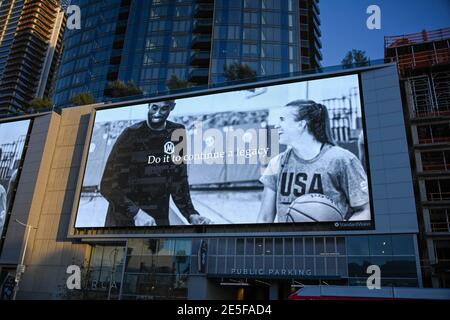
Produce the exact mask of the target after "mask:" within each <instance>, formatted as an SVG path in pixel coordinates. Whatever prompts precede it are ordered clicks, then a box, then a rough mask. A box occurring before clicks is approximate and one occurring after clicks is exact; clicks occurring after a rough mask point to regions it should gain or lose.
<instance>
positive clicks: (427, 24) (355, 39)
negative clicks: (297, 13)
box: [319, 0, 450, 66]
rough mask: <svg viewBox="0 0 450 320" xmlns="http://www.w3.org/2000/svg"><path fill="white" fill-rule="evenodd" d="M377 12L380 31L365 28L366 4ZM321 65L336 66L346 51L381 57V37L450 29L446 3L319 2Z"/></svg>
mask: <svg viewBox="0 0 450 320" xmlns="http://www.w3.org/2000/svg"><path fill="white" fill-rule="evenodd" d="M372 4H375V5H378V6H379V7H380V9H381V30H369V29H367V27H366V20H367V18H368V17H369V15H368V14H366V10H367V7H368V6H369V5H372ZM319 6H320V10H321V14H320V19H321V20H322V25H321V31H322V44H323V48H322V54H323V58H324V60H323V61H322V64H323V66H331V65H337V64H340V63H341V60H342V58H343V57H344V56H345V54H346V53H347V51H348V50H350V49H353V48H355V49H360V50H364V51H366V54H367V55H368V56H369V57H370V58H371V59H372V60H375V59H381V58H383V57H384V36H392V35H402V34H408V33H414V32H421V31H422V30H423V29H426V30H434V29H440V28H445V27H450V0H320V3H319Z"/></svg>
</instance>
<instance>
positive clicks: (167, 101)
mask: <svg viewBox="0 0 450 320" xmlns="http://www.w3.org/2000/svg"><path fill="white" fill-rule="evenodd" d="M153 103H164V104H167V105H169V106H170V107H175V105H176V102H175V100H173V99H172V100H163V101H155V102H150V103H149V104H148V105H149V106H151V105H152V104H153Z"/></svg>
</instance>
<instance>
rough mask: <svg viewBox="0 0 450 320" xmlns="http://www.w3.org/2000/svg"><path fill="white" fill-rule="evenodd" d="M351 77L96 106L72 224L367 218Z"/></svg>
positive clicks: (327, 222)
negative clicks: (137, 102) (124, 104)
mask: <svg viewBox="0 0 450 320" xmlns="http://www.w3.org/2000/svg"><path fill="white" fill-rule="evenodd" d="M363 119H364V117H363V110H362V106H361V99H360V87H359V78H358V75H349V76H341V77H334V78H326V79H319V80H313V81H303V82H291V83H283V84H276V85H270V86H264V87H258V88H252V89H246V90H242V89H240V90H235V91H227V92H221V93H214V94H207V95H200V96H194V97H187V98H179V99H176V100H171V99H165V100H164V101H153V102H150V103H145V104H140V105H132V106H124V107H115V108H109V109H100V110H97V111H96V112H95V117H94V120H93V129H92V135H91V137H90V143H89V146H88V148H89V151H87V162H86V165H85V170H84V174H83V179H82V186H81V191H80V197H79V202H78V204H77V207H76V211H77V215H76V220H75V227H76V228H102V227H108V228H109V227H127V228H129V227H157V226H180V225H198V224H215V225H236V224H272V223H290V224H298V225H302V226H307V228H308V227H311V226H313V225H314V226H320V227H325V228H335V227H337V226H339V224H340V223H344V222H346V223H347V222H353V221H354V222H358V223H360V225H361V226H362V227H363V228H365V227H372V222H373V219H372V216H373V215H372V212H371V205H370V190H369V185H370V184H369V182H368V173H367V168H368V165H367V156H366V148H365V143H364V141H365V136H364V132H365V130H364V121H363Z"/></svg>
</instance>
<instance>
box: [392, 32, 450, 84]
mask: <svg viewBox="0 0 450 320" xmlns="http://www.w3.org/2000/svg"><path fill="white" fill-rule="evenodd" d="M384 49H385V57H387V58H391V59H393V60H394V61H396V62H397V64H398V67H399V71H400V73H401V75H402V76H408V75H409V74H410V72H411V71H412V70H415V69H418V68H426V67H431V66H436V65H445V64H449V63H450V28H445V29H439V30H434V31H422V32H419V33H413V34H408V35H401V36H388V37H385V38H384Z"/></svg>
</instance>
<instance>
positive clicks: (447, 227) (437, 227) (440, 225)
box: [430, 221, 450, 232]
mask: <svg viewBox="0 0 450 320" xmlns="http://www.w3.org/2000/svg"><path fill="white" fill-rule="evenodd" d="M430 226H431V232H450V224H449V223H448V222H445V221H444V222H431V223H430Z"/></svg>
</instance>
